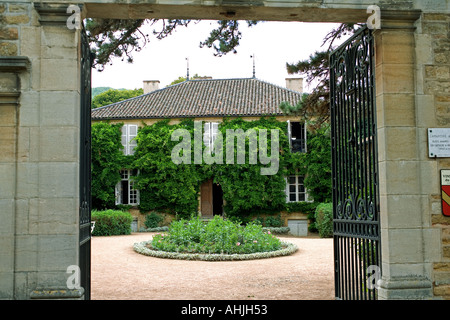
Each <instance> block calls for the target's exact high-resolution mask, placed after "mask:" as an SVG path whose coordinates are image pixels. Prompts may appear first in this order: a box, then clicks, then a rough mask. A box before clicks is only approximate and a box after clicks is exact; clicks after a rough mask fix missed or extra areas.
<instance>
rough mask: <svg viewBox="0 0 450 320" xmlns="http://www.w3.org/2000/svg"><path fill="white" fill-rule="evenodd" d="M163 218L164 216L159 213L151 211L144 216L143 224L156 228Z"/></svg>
mask: <svg viewBox="0 0 450 320" xmlns="http://www.w3.org/2000/svg"><path fill="white" fill-rule="evenodd" d="M163 220H164V218H163V217H162V216H161V215H159V214H158V213H156V212H154V211H152V212H150V213H149V214H147V215H146V216H145V223H144V224H145V226H146V227H147V228H158V227H160V224H161V222H163Z"/></svg>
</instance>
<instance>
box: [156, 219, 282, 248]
mask: <svg viewBox="0 0 450 320" xmlns="http://www.w3.org/2000/svg"><path fill="white" fill-rule="evenodd" d="M151 245H152V247H153V248H154V249H158V250H162V251H172V252H189V253H193V252H195V253H224V254H242V253H254V252H267V251H275V250H278V249H280V248H281V242H280V240H279V239H278V238H276V237H275V236H273V235H272V234H270V232H264V231H263V230H262V227H261V226H260V225H258V224H254V223H249V224H247V225H246V226H242V225H240V224H239V223H235V222H232V221H230V220H224V219H222V218H221V217H219V216H215V217H214V219H212V220H211V221H209V222H208V223H207V224H205V223H204V222H203V221H201V220H200V219H199V218H198V217H195V218H192V219H190V220H184V219H181V220H179V221H174V222H172V224H171V225H170V227H169V232H168V233H167V234H159V235H155V236H154V237H153V240H152V242H151Z"/></svg>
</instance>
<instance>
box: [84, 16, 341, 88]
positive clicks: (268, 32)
mask: <svg viewBox="0 0 450 320" xmlns="http://www.w3.org/2000/svg"><path fill="white" fill-rule="evenodd" d="M216 24H217V22H216V21H209V20H203V21H201V22H199V23H197V24H194V23H191V24H189V26H188V27H179V28H177V29H176V31H175V32H174V33H173V34H172V35H170V36H169V37H168V38H165V39H162V40H157V39H156V38H155V37H151V40H150V42H149V43H147V45H146V46H145V47H144V49H143V50H142V51H140V52H135V53H134V54H133V57H134V62H133V63H132V64H130V63H127V62H126V61H121V59H120V58H115V59H114V60H113V61H112V62H113V64H112V65H107V66H106V67H105V70H104V71H102V72H99V71H97V70H93V73H92V87H112V88H116V89H118V88H125V89H135V88H142V83H143V81H144V80H159V81H160V88H163V87H165V86H167V85H169V84H170V83H171V82H172V81H173V80H175V79H177V78H178V77H180V76H183V77H185V76H186V73H187V60H186V58H188V61H189V75H190V76H191V77H192V76H193V75H194V74H198V75H200V76H211V77H213V79H229V78H250V77H252V75H253V58H252V56H254V57H255V75H256V78H258V79H260V80H264V81H267V82H269V83H273V84H276V85H280V86H283V87H284V86H285V83H286V80H285V79H286V78H295V77H301V75H298V74H296V75H289V74H288V73H287V71H286V63H287V62H288V63H295V62H297V61H299V60H304V59H307V58H308V57H309V55H311V54H313V53H314V52H315V51H316V50H321V49H323V47H321V45H322V41H323V38H324V36H325V35H326V34H327V33H328V32H329V31H330V30H331V29H332V28H333V27H335V26H336V24H331V23H328V24H327V23H302V22H268V21H265V22H261V23H259V24H257V25H255V26H252V27H250V28H249V27H247V24H246V23H245V21H242V22H241V23H240V25H239V27H240V30H241V31H242V39H241V41H240V45H239V46H238V47H237V53H236V54H234V53H229V54H227V55H225V56H222V57H215V56H214V50H213V49H212V48H207V47H204V48H200V47H199V44H200V42H201V41H204V40H205V39H206V38H207V37H208V35H209V32H210V31H211V30H212V29H213V28H215V27H216ZM241 27H242V28H241ZM154 28H155V27H150V28H149V29H148V30H147V33H149V32H150V33H151V32H152V30H153V29H154ZM304 89H305V91H306V92H308V91H309V88H308V86H307V85H306V84H305V88H304Z"/></svg>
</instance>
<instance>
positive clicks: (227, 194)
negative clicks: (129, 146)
mask: <svg viewBox="0 0 450 320" xmlns="http://www.w3.org/2000/svg"><path fill="white" fill-rule="evenodd" d="M120 126H121V124H115V125H111V124H107V123H98V124H94V125H93V142H94V141H95V143H93V151H92V152H93V191H95V197H94V194H93V199H95V201H93V205H94V207H96V208H106V207H107V208H111V207H114V186H115V184H116V183H117V182H118V181H119V180H120V176H119V173H118V172H119V170H120V169H123V168H127V169H138V170H139V172H140V173H139V175H138V176H137V177H136V178H135V186H136V188H137V189H139V191H140V205H139V209H140V210H141V211H142V212H148V211H153V210H154V211H159V212H168V213H173V214H177V215H178V216H180V217H184V218H187V217H189V216H191V215H192V214H197V212H198V207H199V203H198V196H199V190H200V185H201V183H202V182H204V181H207V180H209V179H211V178H213V182H214V183H218V184H220V186H221V188H222V191H223V199H224V201H225V203H226V205H225V208H224V210H225V212H227V217H228V218H229V219H231V220H235V221H237V220H238V221H241V222H248V221H250V219H251V217H252V216H255V215H258V214H275V213H279V212H280V211H282V210H284V209H287V210H288V211H295V210H297V211H302V212H306V211H308V210H309V211H311V212H313V209H312V208H309V206H310V205H309V204H308V203H305V204H286V194H285V187H286V180H285V176H286V175H287V174H288V173H290V174H292V173H295V172H296V171H298V172H297V174H304V175H307V177H306V178H305V186H306V188H307V189H308V190H309V192H310V193H311V195H312V196H313V197H314V200H316V201H325V200H323V199H328V198H329V197H331V180H330V174H329V171H330V167H331V165H330V161H331V159H330V158H329V152H330V147H329V143H330V142H329V137H328V136H327V135H326V130H323V132H322V131H320V130H319V131H317V132H316V133H315V134H314V135H311V136H310V138H309V139H310V140H309V142H308V153H304V154H302V153H294V154H293V153H291V152H290V151H289V142H288V138H287V126H286V123H285V122H280V121H278V120H276V118H274V117H269V118H264V117H263V118H261V119H259V120H255V121H244V120H243V119H239V118H235V119H228V118H226V119H224V121H223V122H222V123H221V124H220V126H219V131H220V132H221V133H222V135H223V136H224V137H225V136H226V132H227V130H231V129H232V130H237V129H241V130H243V131H244V132H247V130H249V129H254V130H255V132H257V131H258V130H260V129H267V130H270V129H278V130H279V146H280V153H279V170H278V172H277V173H276V174H274V175H261V168H263V167H265V166H267V165H264V164H261V163H260V162H257V163H256V164H251V163H249V153H248V150H249V146H248V144H249V141H248V139H247V140H246V144H245V148H246V149H245V150H246V151H247V152H246V153H245V154H246V159H245V163H243V164H238V163H235V164H227V163H226V161H225V160H224V161H223V163H212V164H207V163H205V162H203V163H201V164H194V163H193V162H190V163H188V164H184V163H180V164H175V163H174V162H173V161H172V157H171V155H172V150H173V149H174V147H175V146H176V145H177V144H178V143H179V141H172V139H171V135H172V133H173V132H174V131H175V130H177V129H185V130H187V132H189V134H190V137H191V148H194V147H195V143H194V136H195V125H194V121H193V120H191V119H185V120H184V121H182V122H180V123H178V124H169V120H162V121H158V122H156V123H155V124H153V125H144V126H143V127H141V128H140V129H139V131H138V135H137V137H136V140H137V147H136V148H135V154H134V155H133V156H124V155H123V154H122V151H121V148H122V147H121V144H120ZM108 127H109V129H108ZM270 136H271V135H270V134H268V138H269V139H268V140H269V141H268V143H269V144H270V143H271V141H270ZM224 140H225V141H224V146H223V148H224V149H223V154H224V155H225V154H226V151H225V150H226V139H224ZM234 147H235V149H234V152H235V154H236V152H237V150H238V149H237V148H238V144H237V143H235V146H234ZM269 149H270V148H269ZM191 150H193V149H191ZM224 157H225V156H224ZM203 160H205V159H203ZM299 206H300V207H299ZM298 209H301V210H298ZM309 211H308V212H309Z"/></svg>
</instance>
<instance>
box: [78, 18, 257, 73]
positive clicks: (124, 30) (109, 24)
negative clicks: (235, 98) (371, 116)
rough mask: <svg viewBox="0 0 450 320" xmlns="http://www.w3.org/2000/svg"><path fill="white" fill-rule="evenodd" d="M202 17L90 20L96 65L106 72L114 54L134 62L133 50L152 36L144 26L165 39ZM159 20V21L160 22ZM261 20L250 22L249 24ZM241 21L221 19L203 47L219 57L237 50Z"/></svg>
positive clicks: (89, 30)
mask: <svg viewBox="0 0 450 320" xmlns="http://www.w3.org/2000/svg"><path fill="white" fill-rule="evenodd" d="M197 21H199V20H183V19H166V20H159V19H150V20H143V19H140V20H127V19H87V20H86V31H87V34H88V37H89V41H90V43H91V50H92V51H93V52H94V53H95V59H94V63H93V66H94V67H95V68H97V69H98V70H99V71H102V70H103V69H104V68H105V66H106V65H108V64H111V59H112V58H113V57H118V58H122V60H125V59H126V60H127V61H128V62H130V63H131V62H133V52H138V51H140V50H142V48H143V47H144V46H145V45H147V44H148V43H149V42H150V37H151V36H150V35H149V34H148V33H145V31H144V30H145V29H146V28H144V26H145V25H149V26H153V27H154V28H157V29H153V32H152V33H153V36H154V37H155V38H156V39H164V38H166V37H168V36H170V35H171V34H172V33H173V31H174V30H175V29H176V28H178V27H187V26H188V25H189V24H190V23H195V22H197ZM158 22H159V23H158ZM257 23H258V21H247V25H248V26H253V25H255V24H257ZM239 24H240V21H234V20H219V21H217V27H216V28H214V29H213V30H211V32H210V35H209V37H208V38H207V39H205V40H204V41H202V42H200V47H208V48H213V49H214V51H215V53H214V55H216V56H222V55H225V54H227V53H229V52H233V53H236V47H237V46H239V41H240V40H241V38H242V33H241V32H240V31H239Z"/></svg>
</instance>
